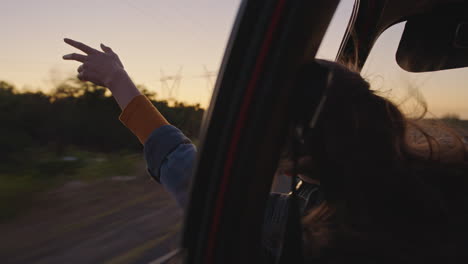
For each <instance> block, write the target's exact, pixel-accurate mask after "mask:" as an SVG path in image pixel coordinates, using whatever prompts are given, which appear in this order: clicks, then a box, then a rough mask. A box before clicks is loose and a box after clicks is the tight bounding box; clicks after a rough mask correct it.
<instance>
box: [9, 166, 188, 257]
mask: <svg viewBox="0 0 468 264" xmlns="http://www.w3.org/2000/svg"><path fill="white" fill-rule="evenodd" d="M182 220H183V217H182V211H181V210H180V209H179V208H178V206H177V204H176V203H175V201H174V200H173V199H172V198H171V197H170V196H169V194H167V193H166V192H165V191H164V189H163V188H162V187H161V186H160V185H159V184H157V183H156V182H154V181H153V180H152V179H150V178H149V176H148V175H147V174H146V173H145V172H144V171H143V170H141V172H139V173H138V174H137V176H132V177H128V176H127V177H124V176H122V177H119V176H117V177H113V178H110V179H103V180H99V181H96V182H91V183H86V182H70V183H67V184H65V185H64V186H61V187H60V188H57V189H55V190H53V191H51V192H48V193H45V194H43V195H41V196H40V197H39V198H38V199H37V200H36V202H35V205H34V207H33V209H31V210H30V211H29V212H28V213H25V214H23V215H21V216H19V217H18V218H17V219H16V220H15V221H14V222H10V223H3V224H0V234H1V236H0V263H8V264H10V263H11V264H17V263H28V264H29V263H38V264H39V263H47V264H59V263H60V264H63V263H70V264H73V263H80V264H82V263H104V264H120V263H148V262H151V261H152V260H154V259H157V258H158V257H160V256H163V255H164V254H166V253H167V252H169V251H171V250H173V249H175V248H176V247H177V245H178V241H179V234H180V230H181V227H182Z"/></svg>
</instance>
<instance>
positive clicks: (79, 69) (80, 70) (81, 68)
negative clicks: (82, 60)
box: [78, 64, 84, 73]
mask: <svg viewBox="0 0 468 264" xmlns="http://www.w3.org/2000/svg"><path fill="white" fill-rule="evenodd" d="M82 71H84V64H81V65H80V67H78V72H79V73H81V72H82Z"/></svg>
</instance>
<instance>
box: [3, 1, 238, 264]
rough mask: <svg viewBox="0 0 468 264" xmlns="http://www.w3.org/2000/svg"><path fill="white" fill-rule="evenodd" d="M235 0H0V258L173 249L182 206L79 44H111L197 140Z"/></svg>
mask: <svg viewBox="0 0 468 264" xmlns="http://www.w3.org/2000/svg"><path fill="white" fill-rule="evenodd" d="M239 4H240V0H234V1H211V0H210V1H201V2H200V1H148V0H137V1H133V0H131V1H130V0H118V1H107V0H106V1H92V0H84V1H69V0H65V1H57V0H46V1H23V0H20V1H9V0H7V1H2V4H1V8H2V16H1V17H0V25H1V26H0V34H1V35H2V36H4V38H2V44H1V45H0V46H1V50H0V122H1V123H2V125H1V127H2V129H1V131H0V233H2V237H1V238H0V248H1V249H0V259H1V261H0V262H2V263H148V262H151V261H154V260H157V259H158V258H159V257H161V256H163V255H165V254H166V253H168V252H170V251H171V250H172V249H175V248H176V247H177V246H178V245H179V237H180V231H181V230H182V227H183V216H182V210H180V209H179V206H178V205H177V204H176V202H175V200H174V199H173V197H171V196H170V195H169V194H168V193H167V192H166V191H165V190H164V188H163V187H162V186H161V185H160V184H158V183H157V182H156V181H154V179H152V178H150V177H149V176H148V174H147V172H146V168H145V167H146V165H145V162H144V160H143V155H142V145H141V143H140V142H138V139H137V138H136V137H135V136H133V135H132V134H131V133H130V132H129V131H128V129H126V128H125V127H124V125H123V124H122V123H121V122H120V121H119V120H118V117H119V115H120V113H121V110H120V109H119V107H118V105H117V104H116V103H115V101H114V100H113V98H112V97H110V93H109V92H107V91H106V89H104V88H102V87H98V86H95V85H91V84H90V83H84V82H80V81H78V80H77V78H76V75H77V72H76V70H77V67H78V66H79V63H77V62H70V61H63V60H62V56H63V55H65V54H69V53H72V52H77V53H80V51H78V50H76V49H74V48H72V47H70V46H68V45H66V44H65V43H64V42H63V38H72V39H75V40H78V41H81V42H83V43H85V44H87V45H89V46H91V47H93V48H96V49H100V48H99V44H100V43H104V44H105V45H107V46H110V47H111V48H112V49H113V50H114V51H115V52H116V53H117V54H118V55H119V57H120V59H121V60H122V62H123V64H124V66H125V69H126V70H127V72H128V73H129V75H130V76H131V78H132V79H133V81H134V82H135V83H136V84H137V85H138V86H139V87H140V88H142V89H141V90H142V91H143V92H144V93H145V94H146V95H147V96H148V97H149V98H150V99H151V100H152V102H153V103H154V104H156V105H157V107H158V109H159V110H160V111H161V112H162V113H163V114H164V115H165V116H166V118H167V119H168V120H169V122H171V123H172V124H174V125H175V126H177V127H179V128H180V129H181V130H182V131H183V132H184V133H185V134H186V135H187V136H188V137H189V138H190V139H191V140H192V142H194V143H195V144H198V142H199V140H198V139H199V128H200V124H201V120H202V117H203V114H204V112H205V110H206V108H207V107H208V104H209V102H210V98H211V94H212V91H213V86H214V82H215V80H216V77H217V73H218V68H219V66H220V63H221V60H222V55H223V53H224V49H225V46H226V43H227V40H228V37H229V33H230V31H231V28H232V25H233V22H234V18H235V15H236V13H237V9H238V7H239Z"/></svg>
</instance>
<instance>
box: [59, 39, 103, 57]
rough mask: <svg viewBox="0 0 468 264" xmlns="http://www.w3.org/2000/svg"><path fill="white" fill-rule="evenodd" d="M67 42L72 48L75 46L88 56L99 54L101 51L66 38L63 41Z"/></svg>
mask: <svg viewBox="0 0 468 264" xmlns="http://www.w3.org/2000/svg"><path fill="white" fill-rule="evenodd" d="M63 40H64V41H65V43H67V44H68V45H70V46H73V47H75V48H77V49H79V50H81V51H83V52H84V53H86V54H93V53H98V52H99V51H98V50H95V49H93V48H91V47H89V46H87V45H85V44H83V43H81V42H78V41H75V40H73V39H68V38H65V39H63Z"/></svg>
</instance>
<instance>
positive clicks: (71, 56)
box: [62, 53, 88, 62]
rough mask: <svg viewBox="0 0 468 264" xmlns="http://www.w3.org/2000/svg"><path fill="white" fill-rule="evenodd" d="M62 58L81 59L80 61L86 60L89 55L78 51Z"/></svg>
mask: <svg viewBox="0 0 468 264" xmlns="http://www.w3.org/2000/svg"><path fill="white" fill-rule="evenodd" d="M62 58H63V59H64V60H75V61H79V62H85V61H86V60H88V56H86V55H82V54H78V53H72V54H67V55H63V57H62Z"/></svg>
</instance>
